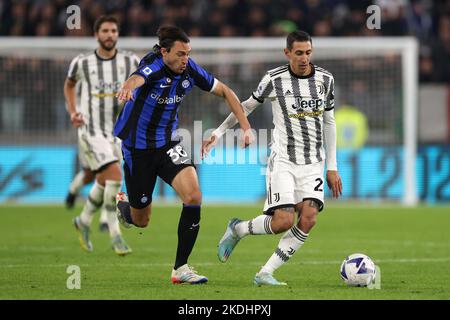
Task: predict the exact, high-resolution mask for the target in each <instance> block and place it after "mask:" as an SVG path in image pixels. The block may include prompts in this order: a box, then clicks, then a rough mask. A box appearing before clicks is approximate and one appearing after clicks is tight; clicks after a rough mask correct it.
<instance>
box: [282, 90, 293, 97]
mask: <svg viewBox="0 0 450 320" xmlns="http://www.w3.org/2000/svg"><path fill="white" fill-rule="evenodd" d="M291 94H292V92H291V91H290V90H288V91H286V92H285V93H284V95H285V96H287V95H291Z"/></svg>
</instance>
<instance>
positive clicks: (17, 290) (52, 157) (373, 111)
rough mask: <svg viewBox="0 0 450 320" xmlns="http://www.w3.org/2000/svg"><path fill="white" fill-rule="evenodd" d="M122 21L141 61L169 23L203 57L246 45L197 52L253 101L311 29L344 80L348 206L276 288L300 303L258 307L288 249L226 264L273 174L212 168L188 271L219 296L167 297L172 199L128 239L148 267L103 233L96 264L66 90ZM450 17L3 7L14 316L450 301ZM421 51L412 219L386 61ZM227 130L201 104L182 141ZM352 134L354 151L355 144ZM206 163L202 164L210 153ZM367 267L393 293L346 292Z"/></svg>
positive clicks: (429, 6) (395, 89) (397, 102)
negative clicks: (142, 305) (88, 302)
mask: <svg viewBox="0 0 450 320" xmlns="http://www.w3.org/2000/svg"><path fill="white" fill-rule="evenodd" d="M73 4H75V5H78V6H79V7H80V9H81V28H80V29H75V30H69V29H68V28H67V27H66V20H67V17H68V16H69V15H68V14H67V12H66V9H67V7H68V6H70V5H73ZM372 4H375V5H378V6H380V8H381V9H382V11H381V28H380V29H374V30H370V29H368V28H367V25H366V20H367V18H368V16H369V14H367V13H366V9H367V7H368V6H370V5H372ZM107 13H110V14H115V15H116V16H118V17H119V18H120V20H121V21H122V24H121V36H120V38H119V42H118V47H119V48H122V45H121V44H123V43H125V42H126V41H131V42H132V43H133V47H136V46H137V47H139V49H136V50H135V49H133V48H132V49H133V50H134V51H135V52H136V53H138V55H140V56H142V55H143V54H144V53H145V51H146V50H148V49H150V48H151V47H152V46H153V44H154V42H155V38H152V37H153V36H154V34H155V31H156V29H157V27H158V26H159V25H160V24H165V23H173V24H177V25H179V26H181V27H183V28H184V29H185V30H186V31H187V32H188V34H189V35H190V36H191V37H192V43H193V44H194V43H202V41H207V42H208V43H209V44H211V43H212V44H215V43H216V42H219V41H218V40H220V41H221V42H222V41H223V43H228V44H230V46H232V47H233V48H234V49H232V50H223V49H220V50H219V49H208V48H207V47H202V49H200V46H193V53H192V56H193V58H194V59H196V61H197V62H199V63H201V64H202V65H204V66H205V67H206V68H207V69H208V70H210V71H211V72H212V73H213V74H215V75H216V76H217V77H218V78H220V79H221V80H223V81H224V82H225V83H228V84H229V85H230V86H231V87H232V88H233V89H234V90H235V91H236V92H237V94H238V96H239V97H240V98H241V99H245V98H246V97H247V96H248V95H249V94H250V92H251V91H252V90H254V89H255V86H256V85H257V83H258V81H259V79H260V78H261V76H262V73H263V72H265V71H266V70H267V69H268V68H271V67H273V66H277V65H279V64H281V63H285V59H284V56H283V55H282V51H281V49H282V45H283V44H284V37H285V35H286V33H288V32H289V31H291V30H293V29H295V28H300V29H304V30H306V31H308V32H310V33H311V35H312V36H313V41H314V45H316V46H317V51H316V52H315V58H314V60H313V62H315V63H317V64H319V65H321V66H323V67H325V68H327V69H329V70H330V71H332V72H333V73H334V75H335V78H336V85H337V88H336V112H339V111H340V110H341V111H342V110H346V112H347V113H343V114H342V113H341V116H342V117H341V120H343V121H342V122H340V121H341V120H337V121H338V125H339V127H340V129H339V130H340V132H339V137H340V140H339V141H338V142H339V143H340V148H339V151H338V160H339V170H340V173H341V174H342V177H343V183H344V199H343V200H339V201H337V202H332V201H331V199H330V198H329V197H327V200H326V204H327V208H326V210H324V213H323V214H321V215H320V216H319V219H318V224H317V226H316V227H315V228H314V230H313V232H311V234H310V236H309V239H308V242H307V243H306V244H305V246H304V247H303V248H302V250H301V251H300V252H299V253H297V254H296V255H295V256H294V257H293V258H292V259H291V261H289V263H287V264H286V265H285V266H283V268H280V269H279V271H277V279H280V280H282V281H287V282H288V284H289V287H288V288H287V290H285V289H281V288H265V289H264V290H259V289H260V288H255V287H254V286H252V283H251V280H252V277H253V275H254V273H255V272H256V271H257V269H258V267H259V266H260V265H261V264H262V263H264V261H265V259H266V258H267V257H268V256H269V255H270V254H271V253H272V252H273V251H272V249H273V248H275V246H276V244H277V243H278V240H279V237H252V238H251V239H248V240H246V241H242V244H240V245H239V247H238V248H237V249H236V250H235V253H233V257H232V258H231V259H230V261H229V262H228V263H227V264H221V263H219V262H218V261H217V257H216V244H217V241H218V240H219V239H220V237H221V236H222V234H223V229H224V227H225V225H226V223H227V221H228V220H229V219H230V218H231V217H233V216H238V217H240V218H242V219H250V218H252V217H254V216H255V215H256V214H258V213H259V212H260V210H261V207H262V203H263V198H264V196H265V189H264V179H265V176H264V175H262V174H261V169H262V170H264V163H263V162H264V161H258V162H257V163H256V164H249V163H246V164H237V160H233V163H234V164H233V165H221V164H200V165H198V171H199V175H200V183H201V187H202V191H203V194H204V203H203V207H202V224H201V231H200V234H199V237H198V240H197V244H196V247H195V249H194V251H193V254H192V256H191V259H190V263H192V264H193V266H195V267H196V269H197V270H199V271H200V272H201V273H202V274H205V275H207V276H208V277H209V279H210V281H209V284H208V285H207V286H203V287H200V288H199V287H195V286H184V287H182V288H179V287H175V286H172V285H171V283H170V281H169V276H170V269H171V267H172V263H173V257H174V255H175V248H176V226H177V223H178V218H179V212H180V206H181V204H180V203H179V201H178V200H177V199H176V198H175V195H174V194H173V192H172V191H171V189H170V188H168V187H162V184H158V188H157V190H156V191H155V192H156V195H157V196H156V197H155V202H154V203H155V207H154V214H153V215H152V222H151V224H150V225H149V227H148V228H146V229H137V228H133V229H130V230H124V236H125V237H126V239H127V242H128V243H129V244H130V245H131V246H132V248H133V254H132V255H130V256H127V257H126V258H124V259H122V258H119V257H117V256H115V255H114V253H113V252H112V251H111V249H110V244H109V239H108V237H107V236H106V235H105V234H101V233H99V232H98V231H97V229H96V227H97V223H98V221H97V220H98V219H94V224H93V228H95V229H93V232H92V241H93V243H94V247H95V251H94V252H93V253H92V254H86V253H85V252H83V251H82V250H80V248H79V245H78V243H77V239H76V233H75V231H74V230H73V226H72V225H71V219H72V217H73V216H74V215H76V214H78V213H79V212H80V211H81V206H82V204H83V202H82V201H79V203H78V205H77V206H76V207H75V209H74V210H72V211H69V210H66V209H65V208H64V197H65V195H66V192H67V189H68V186H69V182H70V180H71V179H72V177H73V175H74V174H75V173H76V171H77V170H78V169H79V168H78V164H77V156H76V152H77V148H76V132H75V129H73V128H72V127H71V126H70V123H69V117H68V115H67V113H66V110H65V105H64V97H63V83H64V78H65V76H66V73H67V69H68V65H69V62H70V60H71V59H72V58H73V57H74V56H76V55H77V54H78V53H79V52H82V51H86V50H87V49H93V48H95V46H96V42H95V40H93V37H92V24H93V21H94V20H95V19H96V18H97V17H98V16H99V15H101V14H107ZM449 14H450V3H449V2H448V1H445V0H441V1H431V0H414V1H413V0H411V1H408V0H393V1H387V0H386V1H385V0H378V1H377V0H374V1H345V0H335V1H332V0H322V1H319V0H305V1H288V0H280V1H269V0H218V1H206V0H197V1H194V0H187V1H181V0H155V1H131V0H111V1H90V0H81V1H65V0H35V1H31V0H29V1H27V0H3V1H0V21H1V24H0V299H175V300H180V299H247V300H254V299H264V300H267V299H283V300H296V299H448V298H449V297H450V290H449V287H448V283H450V278H449V277H450V273H449V272H448V263H449V261H450V257H449V254H448V253H449V252H450V235H449V233H448V230H449V228H450V215H449V214H448V213H449V203H450V147H449V140H450V86H449V85H450V82H449V80H450V79H449V77H450V70H449V65H450V64H449V61H450V56H449V52H450V16H449ZM348 37H356V39H357V41H358V40H359V39H360V40H361V45H360V46H361V47H363V46H364V45H363V44H362V43H363V41H362V40H364V41H365V40H370V41H374V42H373V43H375V44H376V45H377V46H379V48H380V51H379V50H375V49H374V50H370V49H369V50H363V49H364V48H360V49H361V50H360V51H358V52H357V54H356V55H352V54H354V53H355V50H346V49H345V48H344V49H342V48H341V49H339V50H336V51H334V50H330V49H328V50H327V49H326V48H327V45H328V43H331V42H334V41H335V40H336V41H342V42H343V43H350V42H349V40H347V39H349V38H348ZM391 37H398V38H391ZM389 39H390V40H389ZM408 39H409V40H411V39H412V40H413V42H414V43H417V44H418V54H417V56H416V58H417V59H416V60H413V61H417V64H416V65H415V66H416V67H417V69H418V74H417V76H418V81H417V82H415V83H414V85H415V87H416V88H417V113H416V114H415V115H414V116H415V117H416V118H417V137H416V136H414V137H413V139H414V141H415V143H416V145H415V146H416V147H417V158H416V159H415V160H416V162H415V163H416V169H415V170H416V174H415V178H416V180H417V188H416V190H415V192H416V193H417V195H418V197H419V199H420V203H419V204H418V206H415V207H414V208H410V207H407V208H405V207H403V206H402V205H397V204H398V203H399V202H400V201H401V199H402V198H403V197H405V192H406V190H407V188H406V186H405V184H404V171H403V168H404V166H405V162H406V160H407V159H405V157H404V154H403V151H404V130H405V129H404V125H405V123H404V119H405V114H404V112H403V108H402V104H403V103H404V101H405V99H406V98H408V97H405V90H404V89H405V84H404V81H405V79H404V78H403V77H402V76H401V74H404V71H405V70H404V68H403V66H402V58H401V56H400V55H399V53H398V52H394V53H392V52H389V50H384V49H385V46H386V44H387V43H388V42H389V41H394V42H401V41H403V40H404V41H409V40H408ZM199 40H201V41H200V42H198V41H199ZM227 41H228V42H227ZM253 41H254V42H253ZM272 41H275V42H276V41H279V44H280V45H276V46H271V49H267V50H255V51H254V52H253V51H252V50H251V49H249V48H248V47H249V46H250V45H254V47H255V49H256V48H257V47H260V48H261V47H262V48H264V47H265V46H267V45H268V43H269V42H272ZM352 41H354V40H352ZM246 42H248V43H247V44H246ZM239 46H242V47H247V49H239ZM319 47H321V48H319ZM324 48H325V49H324ZM330 48H331V47H330ZM367 51H372V52H369V53H367ZM361 53H362V54H361ZM413 80H414V79H413ZM346 106H347V107H346ZM355 110H356V111H357V112H354V111H355ZM413 110H414V108H413ZM228 113H229V111H228V108H227V106H226V105H225V104H223V103H219V102H218V99H217V98H215V97H213V96H211V95H208V94H204V93H202V92H200V91H199V90H194V91H193V92H192V94H191V95H190V96H188V97H187V99H186V100H185V101H184V102H183V105H182V107H181V111H180V127H182V128H186V129H188V130H189V131H190V132H193V131H195V126H194V123H198V121H201V125H202V129H203V130H206V129H209V128H214V127H215V126H216V125H218V124H219V123H220V122H221V121H222V120H223V119H224V117H225V116H226V115H227V114H228ZM250 121H251V123H252V125H253V127H254V128H256V129H266V128H271V126H272V125H271V111H270V108H268V106H267V105H265V106H263V107H261V108H260V109H259V110H257V111H255V114H253V115H251V117H250ZM349 123H350V124H352V125H354V126H355V127H354V128H356V130H357V134H356V135H355V134H354V133H353V132H349V133H348V132H347V131H346V125H348V124H349ZM366 123H367V126H366ZM350 127H351V126H350ZM350 131H351V130H350ZM366 134H367V137H366ZM347 138H348V139H349V141H347V140H346V139H347ZM190 147H191V149H192V150H193V151H194V152H196V153H197V155H198V148H199V146H198V145H197V146H196V145H191V146H190ZM219 151H220V150H219ZM254 151H255V146H254V147H253V148H251V149H249V150H247V151H245V152H243V151H242V150H239V149H237V148H236V147H234V146H231V147H229V148H225V147H224V149H221V152H222V155H223V156H224V157H225V155H228V154H234V155H235V156H236V159H238V158H239V157H242V156H243V155H245V153H251V152H254ZM257 151H258V156H257V158H258V159H259V160H261V158H262V159H264V157H265V156H266V152H267V146H266V145H264V144H263V145H262V146H260V148H259V149H258V150H257ZM87 190H88V188H86V189H85V190H84V192H85V193H84V195H86V191H87ZM80 200H81V199H80ZM217 202H219V203H221V204H217ZM167 203H168V205H166V204H167ZM244 203H245V204H244ZM162 204H163V205H162ZM172 204H174V205H172ZM354 252H363V253H366V254H368V255H369V256H371V257H372V258H373V260H374V261H375V263H376V264H377V265H378V266H380V268H381V273H382V279H381V283H382V288H381V290H366V289H363V288H346V287H344V286H343V283H342V281H341V280H340V278H339V266H340V263H341V262H342V260H343V259H344V257H345V256H346V255H348V254H351V253H354ZM70 265H76V266H79V267H80V268H81V274H82V281H81V290H69V289H68V287H66V283H67V282H66V281H67V280H68V279H67V277H68V276H69V274H68V273H67V272H66V270H67V267H68V266H70ZM183 303H184V301H183ZM168 312H169V311H168Z"/></svg>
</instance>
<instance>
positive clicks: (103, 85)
mask: <svg viewBox="0 0 450 320" xmlns="http://www.w3.org/2000/svg"><path fill="white" fill-rule="evenodd" d="M120 86H121V83H120V81H115V82H105V81H104V80H99V82H98V84H97V85H96V86H95V89H96V90H98V91H103V92H107V91H109V92H117V91H119V89H120Z"/></svg>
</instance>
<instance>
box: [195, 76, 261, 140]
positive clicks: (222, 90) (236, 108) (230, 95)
mask: <svg viewBox="0 0 450 320" xmlns="http://www.w3.org/2000/svg"><path fill="white" fill-rule="evenodd" d="M212 93H213V94H215V95H216V96H218V97H222V98H224V99H225V100H226V101H227V103H228V105H229V107H230V109H231V111H232V112H233V113H234V114H235V116H236V118H237V119H238V121H239V125H240V126H241V129H242V130H243V132H244V137H243V139H242V147H244V148H245V147H247V146H248V145H250V144H251V143H252V142H253V140H254V138H253V134H252V132H251V126H250V123H249V122H248V119H247V116H246V115H245V113H244V109H243V108H242V105H241V103H240V101H239V99H238V97H237V96H236V94H235V93H234V91H233V90H231V89H230V88H229V87H228V86H227V85H225V84H223V83H222V82H220V81H218V83H217V85H216V86H215V88H214V90H213V91H212ZM202 149H203V148H202Z"/></svg>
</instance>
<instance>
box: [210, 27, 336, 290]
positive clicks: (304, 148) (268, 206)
mask: <svg viewBox="0 0 450 320" xmlns="http://www.w3.org/2000/svg"><path fill="white" fill-rule="evenodd" d="M286 42H287V45H286V48H285V49H284V53H285V55H286V57H287V58H288V59H289V63H288V64H286V65H283V66H280V67H278V68H275V69H272V70H269V71H268V72H267V73H266V74H265V75H264V77H263V78H262V80H261V82H260V83H259V85H258V88H257V90H256V91H254V92H253V93H252V95H251V96H250V97H249V98H248V100H246V101H244V102H243V103H242V105H243V107H244V109H245V113H246V114H249V113H251V112H252V111H253V110H254V109H255V108H256V107H258V106H260V105H261V104H262V103H263V102H264V100H265V99H269V100H270V101H271V104H272V113H273V123H274V126H275V129H274V133H273V137H272V146H271V154H270V157H269V161H268V166H267V176H266V189H267V198H266V201H265V204H264V213H263V214H262V215H259V216H257V217H256V218H254V219H252V220H248V221H242V220H239V219H237V218H233V219H231V220H230V222H229V223H228V226H227V229H226V231H225V234H224V236H223V237H222V239H221V240H220V242H219V248H218V257H219V260H220V261H222V262H225V261H227V259H228V258H229V256H230V254H231V252H232V251H233V249H234V247H235V246H236V245H237V243H238V242H239V241H240V240H241V239H242V238H243V237H245V236H247V235H260V234H279V233H282V232H285V233H284V235H283V236H282V238H281V240H280V242H279V243H278V246H277V248H276V250H275V252H274V253H273V254H272V256H271V257H270V258H269V260H268V261H267V262H266V264H265V265H264V266H263V267H262V268H261V270H260V271H259V272H258V273H257V274H256V275H255V277H254V280H253V281H254V283H255V284H256V285H286V283H284V282H279V281H278V280H276V279H275V278H274V277H273V273H274V271H275V270H276V269H278V268H279V267H281V266H282V265H283V264H284V263H286V262H287V261H288V260H289V258H290V257H292V255H293V254H294V253H295V252H296V251H298V250H299V249H300V248H301V246H302V245H303V244H304V242H305V241H306V239H307V237H308V235H309V232H310V230H311V229H312V228H313V226H314V225H315V223H316V219H317V215H318V213H319V212H320V211H321V210H322V209H323V204H324V189H323V187H324V184H323V182H324V179H323V173H324V166H325V161H326V166H327V174H326V180H327V184H328V186H329V187H330V189H331V191H332V195H333V197H335V198H338V197H339V196H340V195H341V194H342V182H341V178H340V176H339V173H338V171H337V162H336V126H335V121H334V78H333V75H332V74H331V73H330V72H328V71H326V70H325V69H322V68H320V67H318V66H316V65H314V64H312V63H311V62H310V60H311V54H312V50H313V48H312V40H311V37H310V36H309V34H308V33H306V32H304V31H294V32H292V33H290V34H289V35H288V36H287V41H286ZM236 122H237V121H236V119H235V117H234V116H233V115H232V114H231V115H230V116H228V118H227V119H226V120H225V121H224V122H223V123H222V124H221V125H220V126H219V127H218V128H217V129H216V130H215V131H214V132H213V134H212V136H211V137H210V138H209V139H208V140H206V141H204V142H203V145H202V150H201V152H202V157H203V156H205V155H206V154H207V153H208V152H209V151H210V149H211V148H212V147H213V146H214V144H215V143H216V142H217V140H218V139H219V138H220V137H221V136H222V135H223V134H224V133H225V131H226V130H227V129H229V128H232V127H233V126H234V125H235V124H236ZM296 212H297V215H298V219H297V223H295V213H296Z"/></svg>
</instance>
